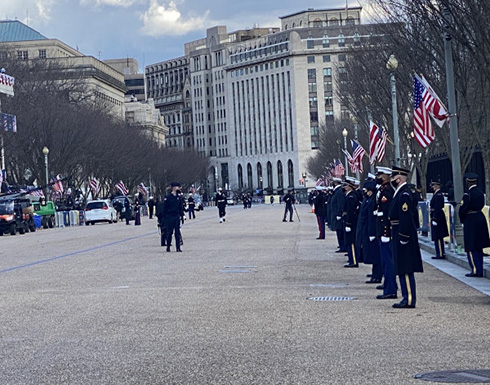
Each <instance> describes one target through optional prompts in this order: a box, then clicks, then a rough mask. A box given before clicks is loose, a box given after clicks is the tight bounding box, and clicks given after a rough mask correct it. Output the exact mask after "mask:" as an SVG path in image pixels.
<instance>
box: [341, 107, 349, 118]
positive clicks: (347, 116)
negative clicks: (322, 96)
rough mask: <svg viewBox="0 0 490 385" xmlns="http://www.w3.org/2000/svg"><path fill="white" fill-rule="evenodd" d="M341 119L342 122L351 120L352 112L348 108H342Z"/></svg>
mask: <svg viewBox="0 0 490 385" xmlns="http://www.w3.org/2000/svg"><path fill="white" fill-rule="evenodd" d="M340 119H341V120H350V112H349V110H348V109H346V108H342V109H341V110H340Z"/></svg>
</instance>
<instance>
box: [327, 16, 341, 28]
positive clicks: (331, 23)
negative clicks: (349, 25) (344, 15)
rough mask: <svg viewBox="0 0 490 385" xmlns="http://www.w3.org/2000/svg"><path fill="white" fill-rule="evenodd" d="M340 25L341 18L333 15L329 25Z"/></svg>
mask: <svg viewBox="0 0 490 385" xmlns="http://www.w3.org/2000/svg"><path fill="white" fill-rule="evenodd" d="M338 25H340V23H339V20H338V19H337V18H335V17H332V18H331V19H330V20H329V21H328V26H329V27H335V26H338Z"/></svg>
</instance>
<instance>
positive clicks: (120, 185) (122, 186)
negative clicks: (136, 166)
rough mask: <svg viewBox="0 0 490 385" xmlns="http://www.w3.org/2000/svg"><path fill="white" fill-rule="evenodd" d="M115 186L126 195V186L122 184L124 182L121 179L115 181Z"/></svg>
mask: <svg viewBox="0 0 490 385" xmlns="http://www.w3.org/2000/svg"><path fill="white" fill-rule="evenodd" d="M116 188H117V189H118V190H119V191H121V194H123V195H128V189H127V188H126V186H124V183H123V181H122V180H120V181H119V182H117V183H116Z"/></svg>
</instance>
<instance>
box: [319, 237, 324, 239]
mask: <svg viewBox="0 0 490 385" xmlns="http://www.w3.org/2000/svg"><path fill="white" fill-rule="evenodd" d="M317 239H325V237H318V238H317Z"/></svg>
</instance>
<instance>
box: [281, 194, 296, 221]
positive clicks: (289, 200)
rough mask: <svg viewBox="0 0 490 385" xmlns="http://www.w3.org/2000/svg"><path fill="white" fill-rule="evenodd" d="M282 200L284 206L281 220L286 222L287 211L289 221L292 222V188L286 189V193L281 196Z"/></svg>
mask: <svg viewBox="0 0 490 385" xmlns="http://www.w3.org/2000/svg"><path fill="white" fill-rule="evenodd" d="M282 201H283V202H284V204H285V207H284V218H283V219H282V221H283V222H287V220H286V217H287V215H288V212H289V222H294V221H293V204H294V195H293V190H288V193H287V194H286V195H284V197H283V198H282Z"/></svg>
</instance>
